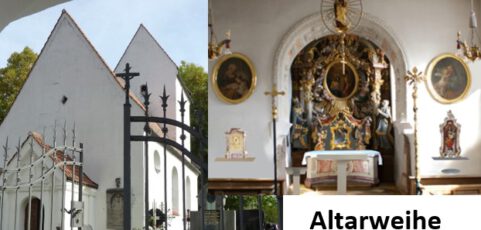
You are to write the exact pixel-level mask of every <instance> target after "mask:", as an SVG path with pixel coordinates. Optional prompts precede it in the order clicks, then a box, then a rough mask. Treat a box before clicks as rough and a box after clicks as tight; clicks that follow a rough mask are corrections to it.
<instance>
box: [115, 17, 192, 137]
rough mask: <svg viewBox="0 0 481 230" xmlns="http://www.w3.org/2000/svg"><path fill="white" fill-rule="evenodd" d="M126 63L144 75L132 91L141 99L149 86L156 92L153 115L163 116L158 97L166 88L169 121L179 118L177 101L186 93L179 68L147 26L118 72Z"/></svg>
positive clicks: (123, 57) (126, 51)
mask: <svg viewBox="0 0 481 230" xmlns="http://www.w3.org/2000/svg"><path fill="white" fill-rule="evenodd" d="M126 63H130V65H131V66H132V71H134V72H139V73H140V77H138V78H136V79H134V80H132V81H131V82H130V84H131V87H130V89H131V91H132V92H133V93H134V94H135V95H136V96H137V97H139V98H141V94H140V86H141V85H142V84H145V83H147V84H148V86H149V91H150V92H152V95H153V97H151V98H150V100H151V103H150V108H149V110H150V112H151V114H152V115H153V116H163V109H162V101H161V100H160V98H159V97H158V96H160V95H161V94H162V92H163V90H164V86H165V90H166V93H167V95H170V97H169V99H168V100H167V104H168V107H167V117H170V118H175V117H176V113H177V110H178V109H177V101H178V100H180V97H178V96H177V95H178V94H179V92H181V91H182V90H183V87H182V86H181V85H180V84H178V83H177V81H178V80H177V73H178V71H177V66H176V64H175V63H174V62H173V61H172V59H171V58H170V57H169V55H168V54H167V53H166V52H165V50H164V49H163V48H162V47H161V46H160V44H159V43H158V42H157V41H156V40H155V38H154V37H153V36H152V34H151V33H150V32H149V31H148V30H147V29H146V28H145V27H144V26H143V25H140V26H139V28H138V29H137V32H136V33H135V35H134V37H133V38H132V40H131V41H130V43H129V45H128V47H127V48H126V50H125V52H124V54H123V55H122V57H121V59H120V61H119V63H118V64H117V67H116V68H115V71H114V72H116V73H119V72H123V70H124V68H125V64H126ZM179 86H180V87H179ZM168 135H169V137H171V138H173V137H174V136H175V130H172V131H169V133H168Z"/></svg>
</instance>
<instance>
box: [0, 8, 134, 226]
mask: <svg viewBox="0 0 481 230" xmlns="http://www.w3.org/2000/svg"><path fill="white" fill-rule="evenodd" d="M63 95H65V96H67V98H68V101H67V103H66V104H65V105H62V103H61V98H62V96H63ZM123 103H124V92H123V90H121V89H120V87H119V86H118V85H117V82H116V81H115V80H114V77H113V76H112V74H111V71H110V70H109V68H108V67H107V66H106V65H104V64H103V63H102V61H101V59H100V58H99V56H98V55H97V54H96V51H95V50H94V49H93V48H92V47H91V46H90V45H89V43H88V42H87V40H86V39H85V37H84V36H83V35H82V34H81V33H80V32H79V30H78V28H77V27H76V26H75V25H74V23H73V21H72V20H71V18H70V17H69V16H68V15H67V14H63V15H62V16H61V18H60V20H59V23H58V24H57V25H56V27H55V29H54V31H53V32H52V35H51V36H50V38H49V41H48V42H47V43H46V45H45V47H44V49H43V51H42V53H41V55H40V57H39V59H38V60H37V63H36V64H35V66H34V68H33V69H32V71H31V73H30V76H29V78H28V80H27V81H26V83H25V85H24V87H23V88H22V90H21V92H20V94H19V95H18V97H17V99H16V101H15V103H14V104H13V106H12V108H11V109H10V112H9V114H8V115H7V117H6V118H5V120H4V122H3V124H2V125H1V126H0V140H2V142H3V141H4V140H5V139H6V137H7V136H8V137H9V140H18V139H19V138H25V136H26V134H27V133H28V132H29V131H31V130H33V131H37V132H40V133H41V132H42V130H43V129H44V128H46V142H47V143H52V142H53V140H52V136H53V135H52V132H53V126H54V123H55V122H57V126H58V127H57V128H58V130H57V131H58V135H57V137H59V136H60V130H61V129H60V127H62V126H63V124H64V122H65V121H66V122H67V125H68V127H70V128H71V127H72V126H73V124H74V123H75V124H76V131H77V141H79V142H83V143H85V145H84V152H85V172H86V173H88V175H89V176H90V177H91V179H92V180H94V181H95V182H97V183H98V184H99V185H100V187H99V189H98V192H97V195H96V201H95V204H96V208H95V212H94V214H93V216H92V219H93V221H94V223H93V226H94V229H106V224H107V219H106V218H107V217H106V204H105V199H106V190H107V189H109V188H114V187H115V182H114V181H115V178H118V177H120V178H123V165H122V162H123ZM132 104H133V105H132V114H133V115H140V114H141V110H140V108H139V107H138V106H137V105H135V104H134V103H133V102H132ZM67 131H68V132H69V135H70V129H69V128H68V130H67ZM132 132H133V133H142V127H137V126H134V127H132ZM67 142H68V143H70V142H71V139H70V138H68V139H67ZM11 143H16V141H12V142H11ZM131 151H132V156H138V155H139V154H141V153H142V144H140V143H132V148H131ZM11 154H12V152H10V155H11ZM2 157H3V155H2ZM2 159H3V158H2ZM131 167H132V196H133V197H132V216H133V227H140V226H142V224H143V219H142V216H143V192H142V191H143V186H142V185H143V183H142V181H143V180H137V179H136V178H142V177H143V176H142V174H143V170H142V158H141V157H140V158H139V157H132V161H131ZM122 184H123V182H122Z"/></svg>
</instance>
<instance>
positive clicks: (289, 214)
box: [284, 195, 481, 230]
mask: <svg viewBox="0 0 481 230" xmlns="http://www.w3.org/2000/svg"><path fill="white" fill-rule="evenodd" d="M284 229H285V230H310V229H314V230H337V229H343V230H345V229H356V230H381V229H382V230H384V229H393V230H394V229H396V230H397V229H406V230H418V229H419V230H421V229H423V230H431V229H441V230H476V229H481V196H306V195H304V196H284Z"/></svg>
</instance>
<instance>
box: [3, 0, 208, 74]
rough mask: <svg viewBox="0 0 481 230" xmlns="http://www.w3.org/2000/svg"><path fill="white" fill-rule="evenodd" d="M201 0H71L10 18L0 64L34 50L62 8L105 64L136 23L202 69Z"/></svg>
mask: <svg viewBox="0 0 481 230" xmlns="http://www.w3.org/2000/svg"><path fill="white" fill-rule="evenodd" d="M207 7H208V6H207V0H139V1H129V0H74V1H70V2H66V3H63V4H60V5H57V6H55V7H52V8H49V9H46V10H44V11H42V12H39V13H37V14H34V15H30V16H27V17H24V18H21V19H19V20H17V21H14V22H12V23H10V24H9V25H8V26H7V27H5V29H3V31H2V32H0V67H4V66H5V65H6V63H7V59H8V57H9V56H10V54H11V53H13V52H15V51H21V50H22V49H23V48H24V47H25V46H29V47H30V48H32V49H33V50H34V51H35V52H37V53H39V52H40V50H41V49H42V47H43V45H44V44H45V42H46V40H47V38H48V35H49V34H50V32H51V31H52V29H53V27H54V25H55V23H56V21H57V19H58V18H59V17H60V14H61V12H62V9H66V10H67V11H68V12H69V14H70V15H71V16H72V17H73V19H74V20H75V21H76V22H77V24H78V25H79V26H80V28H81V29H82V30H83V31H84V33H85V34H86V36H87V37H88V38H89V40H90V41H91V42H92V43H93V45H94V46H95V48H96V49H97V51H98V52H99V53H100V55H101V56H102V57H103V58H104V59H105V60H106V62H107V64H108V65H109V66H110V68H114V67H115V66H116V65H117V62H118V61H119V59H120V57H121V55H122V54H123V52H124V50H125V49H126V48H127V45H128V43H129V42H130V40H131V39H132V37H133V36H134V34H135V32H136V31H137V28H138V27H139V25H140V24H141V23H142V24H144V26H145V27H146V28H147V29H148V30H149V31H150V32H151V33H152V35H153V36H154V37H155V39H156V40H157V41H158V42H159V43H160V45H161V46H162V48H164V49H165V51H166V52H167V53H168V54H169V56H170V57H171V58H172V59H173V60H174V61H175V63H177V65H180V62H181V61H182V60H185V61H188V62H192V63H195V64H197V65H200V66H202V67H204V69H205V70H206V69H207Z"/></svg>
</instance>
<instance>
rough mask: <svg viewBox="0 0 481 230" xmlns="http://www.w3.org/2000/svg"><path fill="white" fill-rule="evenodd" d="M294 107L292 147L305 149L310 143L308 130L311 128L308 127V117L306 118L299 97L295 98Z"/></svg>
mask: <svg viewBox="0 0 481 230" xmlns="http://www.w3.org/2000/svg"><path fill="white" fill-rule="evenodd" d="M292 101H293V102H292V103H293V109H292V121H293V124H292V125H293V129H292V134H291V139H292V147H294V148H301V149H305V148H308V147H309V143H308V135H307V134H308V132H309V129H308V128H307V127H306V119H304V110H303V108H302V105H301V103H300V102H299V98H297V97H296V98H294V99H293V100H292Z"/></svg>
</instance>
